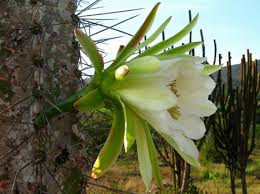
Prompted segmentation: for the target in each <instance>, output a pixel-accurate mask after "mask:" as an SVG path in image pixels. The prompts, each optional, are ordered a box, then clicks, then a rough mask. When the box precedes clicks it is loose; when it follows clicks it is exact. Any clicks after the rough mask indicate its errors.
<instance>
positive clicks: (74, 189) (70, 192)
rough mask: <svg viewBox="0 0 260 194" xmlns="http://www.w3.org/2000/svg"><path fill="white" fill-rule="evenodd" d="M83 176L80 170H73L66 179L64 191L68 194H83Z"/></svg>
mask: <svg viewBox="0 0 260 194" xmlns="http://www.w3.org/2000/svg"><path fill="white" fill-rule="evenodd" d="M82 178H83V175H82V174H81V171H80V169H78V168H72V169H71V170H70V174H69V175H68V176H67V177H66V178H65V180H64V182H63V185H64V189H63V191H64V192H65V193H66V194H80V193H81V187H80V186H81V181H82Z"/></svg>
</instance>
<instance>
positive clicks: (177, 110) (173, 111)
mask: <svg viewBox="0 0 260 194" xmlns="http://www.w3.org/2000/svg"><path fill="white" fill-rule="evenodd" d="M168 112H169V113H170V115H171V117H172V118H173V119H175V120H178V119H179V118H180V116H181V112H180V108H179V107H178V106H175V107H172V108H171V109H169V110H168Z"/></svg>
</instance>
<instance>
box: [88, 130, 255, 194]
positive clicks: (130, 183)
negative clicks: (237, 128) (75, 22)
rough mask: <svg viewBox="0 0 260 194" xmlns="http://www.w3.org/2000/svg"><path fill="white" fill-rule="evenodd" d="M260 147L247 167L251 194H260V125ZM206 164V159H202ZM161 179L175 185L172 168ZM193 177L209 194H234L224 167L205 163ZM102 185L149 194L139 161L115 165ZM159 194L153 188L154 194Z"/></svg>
mask: <svg viewBox="0 0 260 194" xmlns="http://www.w3.org/2000/svg"><path fill="white" fill-rule="evenodd" d="M258 128H259V129H258V135H257V140H258V141H257V147H256V150H255V151H254V153H253V154H252V155H251V157H250V161H249V163H248V167H247V188H248V193H249V194H260V125H259V127H258ZM202 160H203V158H202ZM161 175H162V178H163V182H164V183H165V184H172V183H173V180H172V174H171V169H170V168H169V167H161ZM191 177H192V178H193V181H194V184H195V185H196V186H197V187H198V188H199V189H200V190H202V191H206V192H207V193H208V194H230V193H231V191H230V188H229V187H230V186H229V185H230V181H229V174H228V170H227V169H226V168H225V165H224V164H215V163H211V162H206V163H204V164H203V163H202V168H200V169H192V171H191ZM96 183H99V184H101V185H105V186H107V187H110V188H113V189H119V190H124V191H128V192H132V193H145V187H144V184H143V182H142V179H141V176H140V173H139V169H138V163H137V161H136V160H129V161H127V160H121V161H119V162H117V163H116V165H114V166H113V167H112V168H111V170H109V171H108V172H107V173H106V174H105V175H104V176H103V177H101V178H100V179H99V180H97V181H96ZM155 192H156V186H155V184H153V186H152V189H151V191H150V193H155ZM236 192H237V194H241V193H242V191H241V183H240V180H239V176H238V177H237V181H236ZM87 193H95V194H103V193H104V194H109V193H111V194H112V193H115V192H113V191H108V190H106V189H102V188H99V187H93V186H91V187H89V188H88V190H87ZM161 193H163V194H173V193H174V192H173V190H168V191H163V192H161Z"/></svg>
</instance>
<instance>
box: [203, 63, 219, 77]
mask: <svg viewBox="0 0 260 194" xmlns="http://www.w3.org/2000/svg"><path fill="white" fill-rule="evenodd" d="M221 67H222V65H204V67H203V70H202V73H203V74H204V75H211V74H212V73H215V72H216V71H218V70H220V69H221Z"/></svg>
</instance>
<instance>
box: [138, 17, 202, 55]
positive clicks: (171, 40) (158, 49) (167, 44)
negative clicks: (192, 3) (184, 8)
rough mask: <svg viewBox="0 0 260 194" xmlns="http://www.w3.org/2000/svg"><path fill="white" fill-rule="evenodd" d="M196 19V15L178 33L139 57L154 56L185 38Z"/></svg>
mask: <svg viewBox="0 0 260 194" xmlns="http://www.w3.org/2000/svg"><path fill="white" fill-rule="evenodd" d="M198 17H199V15H196V17H195V18H194V19H193V20H192V21H191V22H190V23H189V24H188V25H187V26H186V27H184V28H183V29H182V30H181V31H179V32H178V33H177V34H175V35H174V36H172V37H170V38H169V39H167V40H164V41H162V42H159V43H157V44H156V45H154V46H152V47H151V48H149V49H148V50H146V51H144V52H142V53H141V54H140V55H139V57H141V56H146V55H154V54H157V53H159V52H161V51H163V50H164V49H166V48H168V47H170V46H172V45H173V44H175V43H176V42H178V41H179V40H181V39H182V38H183V37H185V36H186V35H187V34H188V33H189V32H190V31H191V30H192V28H193V27H194V26H195V24H196V23H197V21H198Z"/></svg>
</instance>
